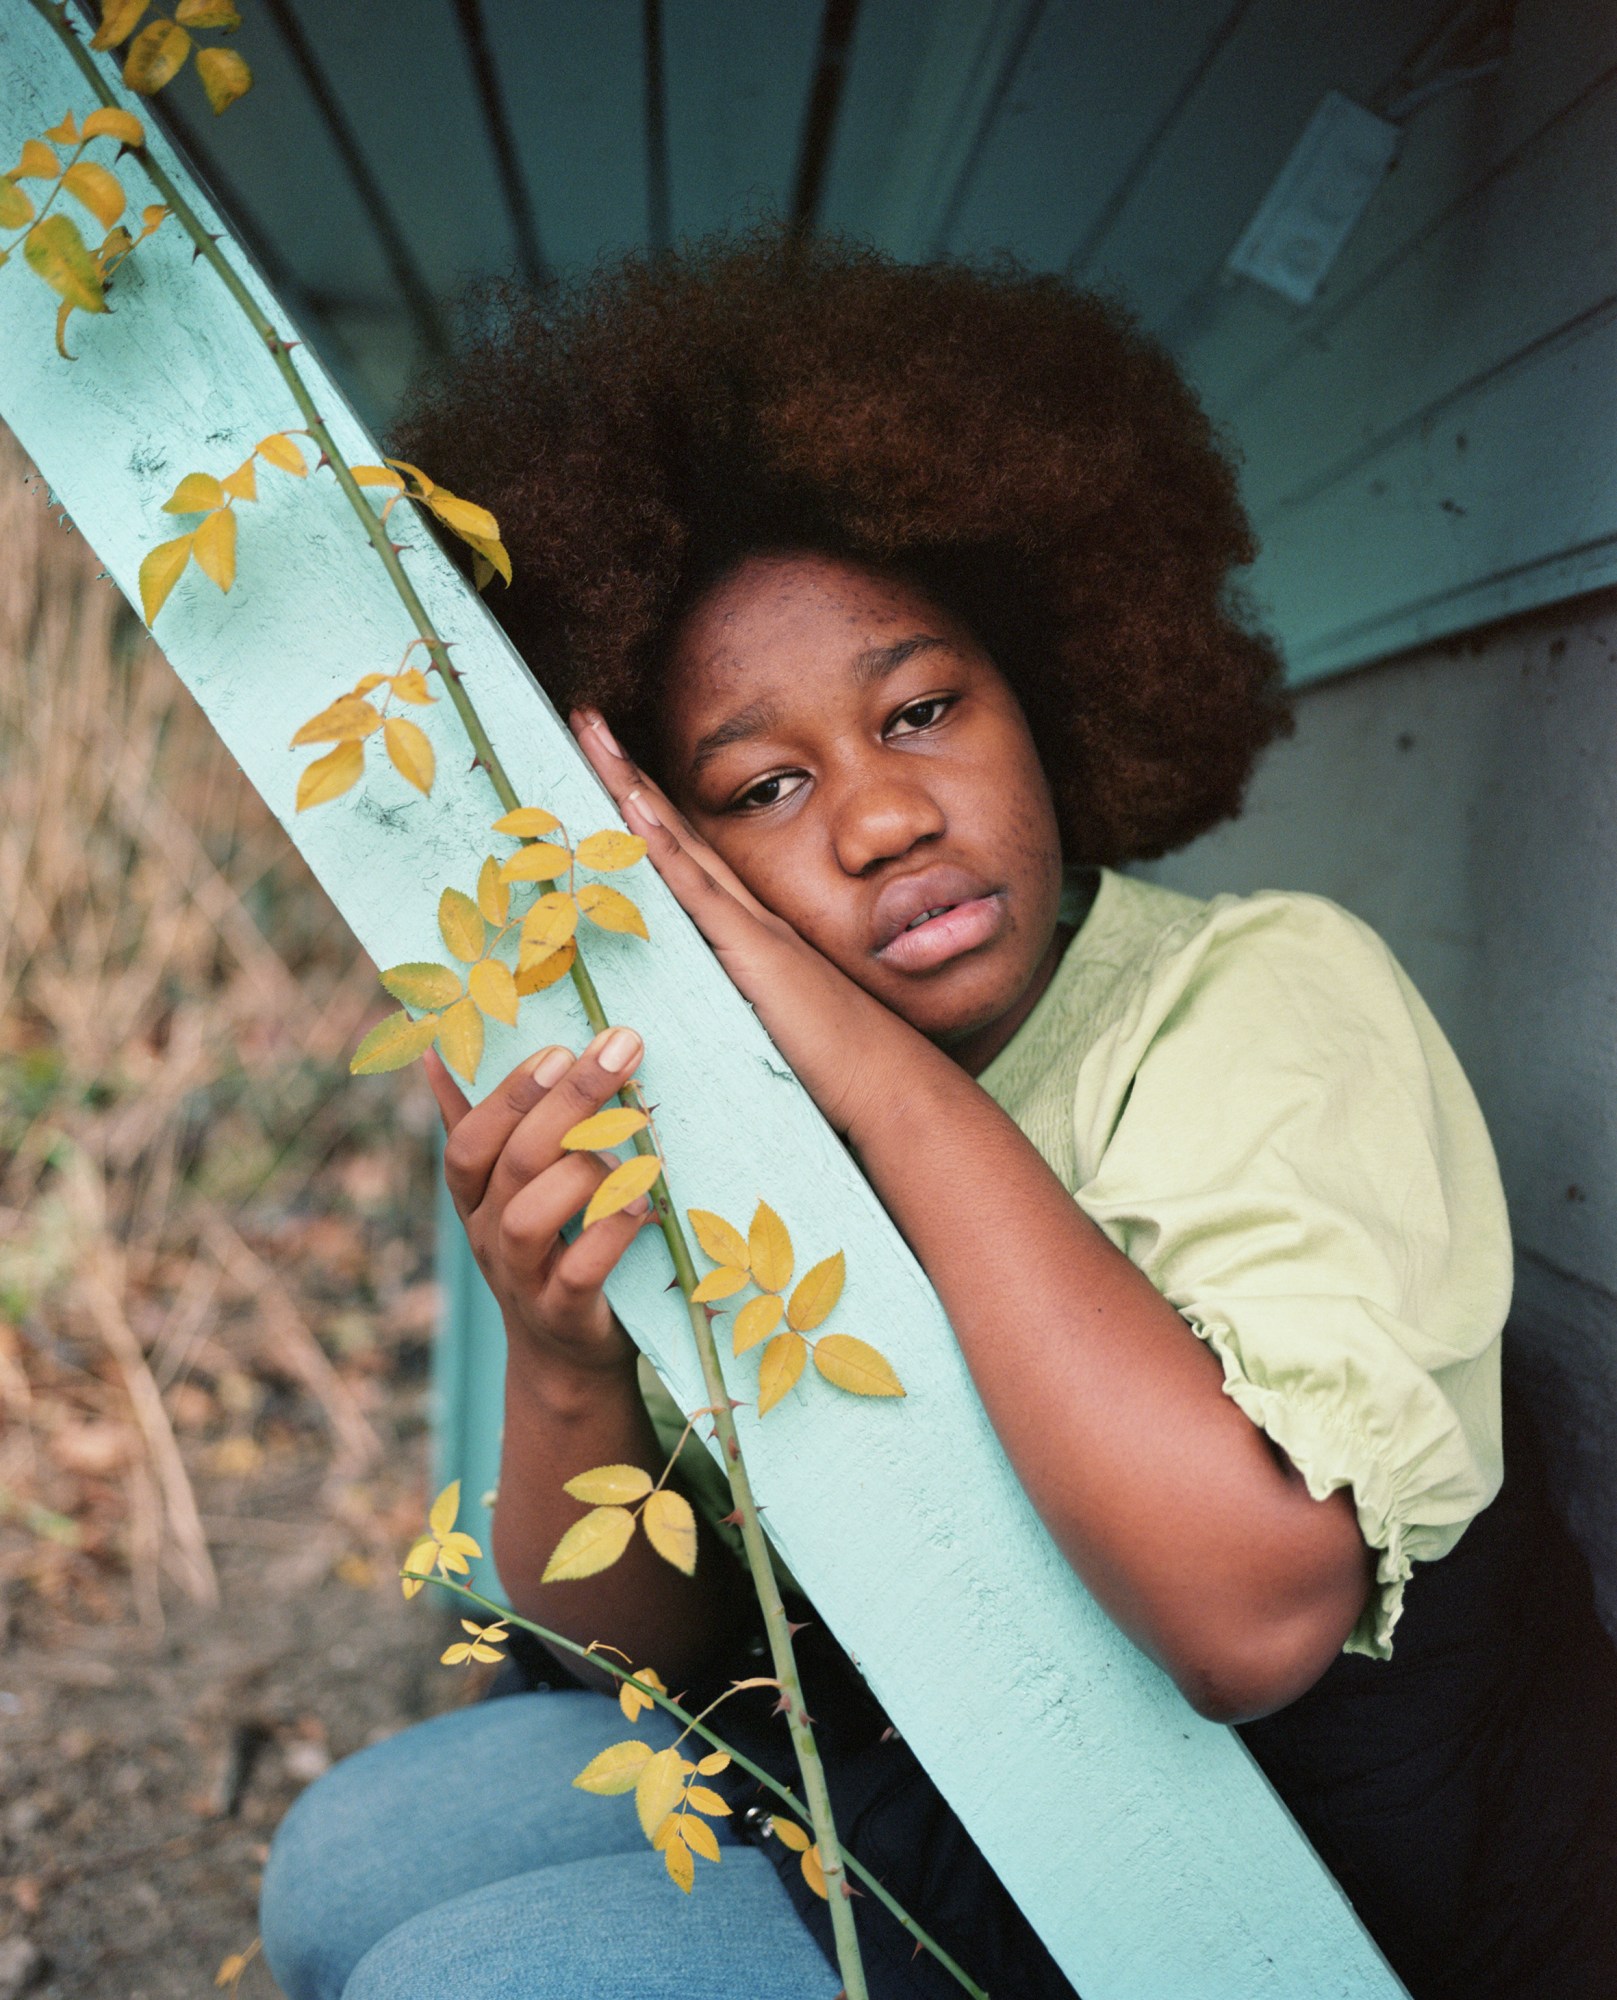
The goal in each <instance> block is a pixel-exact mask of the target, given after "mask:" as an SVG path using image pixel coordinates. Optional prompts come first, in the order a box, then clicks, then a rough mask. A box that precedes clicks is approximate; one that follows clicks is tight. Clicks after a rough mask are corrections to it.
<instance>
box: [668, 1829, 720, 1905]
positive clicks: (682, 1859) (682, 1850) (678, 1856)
mask: <svg viewBox="0 0 1617 2000" xmlns="http://www.w3.org/2000/svg"><path fill="white" fill-rule="evenodd" d="M696 1824H697V1825H700V1824H701V1822H700V1821H699V1820H698V1821H697V1822H696ZM713 1844H714V1846H715V1847H717V1846H718V1842H717V1841H715V1842H714V1843H713ZM663 1866H664V1867H665V1868H666V1869H667V1870H668V1873H669V1875H670V1876H671V1877H672V1878H673V1880H674V1881H675V1882H677V1883H678V1884H679V1886H680V1888H681V1889H683V1890H684V1891H685V1894H686V1895H687V1896H688V1895H689V1894H690V1893H691V1884H692V1883H693V1882H694V1881H695V1880H696V1863H695V1862H694V1861H693V1860H692V1859H691V1850H690V1849H689V1848H688V1847H687V1846H686V1845H685V1841H684V1837H683V1836H682V1835H680V1834H677V1833H676V1834H675V1835H674V1836H673V1837H672V1839H670V1840H669V1842H668V1843H667V1845H666V1846H665V1847H664V1848H663Z"/></svg>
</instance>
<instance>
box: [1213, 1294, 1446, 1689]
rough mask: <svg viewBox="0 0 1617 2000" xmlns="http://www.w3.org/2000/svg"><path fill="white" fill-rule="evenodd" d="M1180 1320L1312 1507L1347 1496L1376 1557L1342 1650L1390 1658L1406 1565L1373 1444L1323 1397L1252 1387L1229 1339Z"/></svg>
mask: <svg viewBox="0 0 1617 2000" xmlns="http://www.w3.org/2000/svg"><path fill="white" fill-rule="evenodd" d="M1180 1310H1181V1315H1182V1317H1183V1318H1184V1319H1185V1321H1186V1322H1187V1324H1188V1325H1189V1326H1190V1329H1191V1331H1192V1332H1193V1333H1195V1334H1196V1336H1197V1337H1198V1339H1201V1340H1205V1341H1206V1342H1207V1344H1208V1346H1209V1347H1211V1348H1212V1350H1213V1352H1214V1353H1215V1354H1216V1355H1217V1356H1218V1358H1219V1360H1220V1362H1221V1363H1222V1364H1223V1368H1224V1393H1225V1395H1226V1396H1228V1397H1229V1398H1230V1400H1231V1402H1233V1403H1234V1404H1235V1405H1236V1407H1237V1408H1238V1409H1239V1410H1241V1412H1242V1413H1243V1414H1244V1415H1245V1416H1246V1417H1248V1418H1249V1419H1250V1420H1251V1421H1252V1422H1253V1423H1255V1424H1256V1425H1257V1426H1258V1428H1259V1429H1260V1430H1261V1431H1263V1432H1264V1433H1265V1434H1266V1435H1267V1436H1268V1437H1270V1438H1272V1439H1273V1440H1274V1442H1275V1443H1276V1444H1277V1445H1279V1447H1280V1449H1281V1450H1282V1451H1283V1452H1284V1453H1285V1454H1286V1456H1287V1458H1289V1459H1290V1460H1291V1462H1292V1464H1293V1465H1294V1466H1296V1468H1297V1470H1298V1471H1299V1472H1300V1473H1301V1474H1302V1476H1303V1480H1304V1483H1305V1484H1306V1485H1307V1487H1308V1490H1309V1492H1310V1494H1312V1496H1313V1497H1314V1499H1316V1500H1323V1499H1325V1498H1326V1496H1327V1495H1328V1494H1331V1493H1334V1492H1336V1490H1337V1489H1338V1488H1339V1487H1342V1486H1347V1487H1350V1488H1351V1489H1352V1492H1353V1501H1354V1507H1355V1510H1356V1512H1357V1515H1358V1521H1359V1532H1360V1533H1361V1534H1362V1535H1363V1536H1364V1539H1365V1541H1366V1543H1367V1544H1368V1545H1369V1547H1371V1548H1372V1549H1374V1550H1375V1552H1376V1578H1375V1588H1374V1590H1373V1591H1372V1592H1371V1594H1370V1598H1369V1601H1368V1602H1367V1603H1366V1605H1365V1607H1364V1611H1363V1613H1362V1614H1361V1616H1360V1618H1359V1622H1358V1624H1357V1625H1355V1626H1354V1628H1353V1630H1352V1631H1351V1632H1350V1633H1349V1634H1348V1637H1347V1640H1346V1642H1345V1644H1344V1645H1343V1647H1342V1650H1343V1652H1344V1653H1363V1654H1365V1655H1367V1656H1368V1657H1369V1658H1370V1659H1373V1660H1390V1659H1391V1658H1392V1634H1393V1627H1394V1626H1395V1625H1396V1624H1397V1623H1398V1620H1399V1617H1400V1615H1401V1614H1402V1612H1403V1608H1404V1586H1405V1585H1406V1584H1407V1583H1408V1581H1409V1577H1410V1572H1411V1570H1412V1568H1413V1563H1412V1560H1411V1557H1410V1554H1409V1551H1408V1549H1407V1547H1406V1543H1407V1540H1408V1533H1407V1529H1406V1524H1405V1523H1404V1521H1403V1520H1402V1519H1401V1518H1400V1517H1399V1515H1398V1513H1397V1512H1396V1511H1395V1497H1394V1492H1393V1480H1392V1474H1391V1471H1390V1470H1389V1468H1388V1466H1387V1464H1386V1462H1385V1460H1384V1459H1383V1458H1382V1456H1381V1455H1380V1454H1379V1453H1378V1452H1377V1451H1376V1449H1375V1446H1374V1444H1373V1443H1372V1442H1371V1440H1370V1439H1368V1438H1366V1437H1365V1436H1364V1435H1363V1433H1362V1432H1360V1431H1359V1430H1357V1429H1356V1428H1355V1427H1354V1425H1353V1424H1352V1422H1351V1421H1350V1420H1349V1419H1348V1418H1347V1416H1346V1415H1345V1414H1344V1412H1343V1411H1342V1409H1341V1408H1340V1407H1339V1406H1338V1405H1336V1404H1335V1403H1334V1402H1333V1401H1332V1399H1331V1398H1330V1396H1329V1392H1328V1391H1324V1390H1314V1391H1310V1390H1308V1389H1305V1388H1299V1387H1298V1386H1296V1385H1292V1386H1289V1387H1287V1388H1285V1389H1277V1388H1273V1387H1270V1386H1268V1385H1266V1384H1264V1383H1260V1382H1254V1381H1253V1380H1252V1379H1251V1378H1250V1377H1249V1376H1248V1375H1247V1374H1246V1372H1245V1370H1244V1368H1243V1366H1242V1362H1241V1357H1240V1353H1239V1350H1238V1347H1237V1344H1236V1340H1235V1336H1234V1334H1233V1332H1232V1330H1231V1329H1230V1327H1229V1326H1227V1325H1226V1324H1225V1323H1224V1322H1223V1321H1221V1320H1214V1319H1208V1320H1202V1319H1200V1318H1198V1317H1197V1316H1196V1315H1195V1314H1193V1313H1189V1312H1185V1311H1184V1309H1183V1308H1181V1309H1180Z"/></svg>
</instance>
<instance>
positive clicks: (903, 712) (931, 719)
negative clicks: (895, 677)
mask: <svg viewBox="0 0 1617 2000" xmlns="http://www.w3.org/2000/svg"><path fill="white" fill-rule="evenodd" d="M949 705H950V697H949V696H948V695H946V694H932V695H928V696H927V698H926V700H925V701H912V702H911V703H910V705H909V707H908V708H901V709H900V710H899V711H898V713H897V715H895V716H894V717H893V719H892V721H891V722H890V723H889V724H888V725H887V727H888V733H889V734H891V733H892V731H893V730H894V729H896V728H897V727H898V725H899V724H900V723H901V722H902V723H907V724H908V725H909V729H908V730H907V731H903V732H901V733H902V734H908V733H910V732H913V731H914V730H917V729H930V728H931V727H932V725H933V724H934V723H935V722H936V721H938V719H939V718H940V717H941V716H942V715H943V713H944V711H945V710H946V709H947V708H948V707H949Z"/></svg>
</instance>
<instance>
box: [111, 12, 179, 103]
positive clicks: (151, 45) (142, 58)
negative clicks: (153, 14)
mask: <svg viewBox="0 0 1617 2000" xmlns="http://www.w3.org/2000/svg"><path fill="white" fill-rule="evenodd" d="M190 53H191V37H190V36H189V35H188V34H187V33H186V32H185V30H184V29H183V28H182V27H180V26H179V25H178V24H177V23H176V22H174V21H164V20H156V21H150V22H148V23H147V25H146V26H145V27H144V28H142V29H141V31H140V33H139V34H138V35H137V36H136V37H135V39H134V40H133V41H132V42H131V43H130V44H129V53H128V55H126V56H125V57H124V82H125V83H127V84H128V86H129V88H130V89H131V90H138V91H139V92H140V93H141V95H142V96H143V97H150V96H151V94H152V92H153V91H154V90H161V89H162V88H163V85H164V84H165V83H167V82H168V81H169V79H170V78H171V77H175V76H178V75H179V73H180V71H181V70H182V69H183V68H184V67H185V59H186V57H187V56H188V55H189V54H190Z"/></svg>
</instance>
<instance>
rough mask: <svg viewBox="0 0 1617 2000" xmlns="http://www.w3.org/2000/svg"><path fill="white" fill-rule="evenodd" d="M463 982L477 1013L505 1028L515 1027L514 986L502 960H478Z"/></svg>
mask: <svg viewBox="0 0 1617 2000" xmlns="http://www.w3.org/2000/svg"><path fill="white" fill-rule="evenodd" d="M466 983H467V985H468V986H469V987H470V988H471V995H472V1001H473V1003H474V1005H475V1006H476V1007H477V1009H478V1011H479V1013H483V1014H486V1015H487V1016H488V1017H489V1019H490V1020H491V1021H503V1022H504V1023H505V1025H506V1026H507V1027H508V1028H514V1027H515V1026H516V1024H517V983H516V980H515V979H514V978H513V977H512V974H511V968H510V966H508V965H507V964H506V963H505V961H504V959H501V958H480V959H479V960H478V961H477V963H476V964H475V965H474V966H473V967H472V969H471V971H470V972H469V973H468V974H467V975H466Z"/></svg>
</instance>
